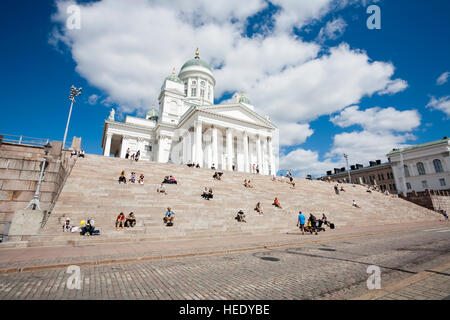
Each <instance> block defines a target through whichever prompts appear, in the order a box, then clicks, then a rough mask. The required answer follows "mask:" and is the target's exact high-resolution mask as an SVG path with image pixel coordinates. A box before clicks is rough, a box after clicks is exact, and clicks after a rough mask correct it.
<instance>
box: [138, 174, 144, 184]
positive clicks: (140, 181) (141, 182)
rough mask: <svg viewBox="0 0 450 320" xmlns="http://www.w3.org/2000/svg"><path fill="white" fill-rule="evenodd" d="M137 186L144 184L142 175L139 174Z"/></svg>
mask: <svg viewBox="0 0 450 320" xmlns="http://www.w3.org/2000/svg"><path fill="white" fill-rule="evenodd" d="M138 182H139V184H144V174H142V173H141V175H140V176H139V181H138Z"/></svg>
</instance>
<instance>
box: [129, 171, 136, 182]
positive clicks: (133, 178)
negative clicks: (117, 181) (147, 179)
mask: <svg viewBox="0 0 450 320" xmlns="http://www.w3.org/2000/svg"><path fill="white" fill-rule="evenodd" d="M129 181H130V182H131V183H136V172H132V173H131V178H130V180H129Z"/></svg>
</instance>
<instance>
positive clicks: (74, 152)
mask: <svg viewBox="0 0 450 320" xmlns="http://www.w3.org/2000/svg"><path fill="white" fill-rule="evenodd" d="M73 156H77V151H76V150H72V152H71V153H70V157H71V158H72V157H73Z"/></svg>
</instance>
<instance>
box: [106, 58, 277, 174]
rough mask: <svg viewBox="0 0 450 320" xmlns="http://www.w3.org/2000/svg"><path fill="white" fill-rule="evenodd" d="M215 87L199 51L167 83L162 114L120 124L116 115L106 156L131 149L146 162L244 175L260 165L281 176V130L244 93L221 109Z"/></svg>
mask: <svg viewBox="0 0 450 320" xmlns="http://www.w3.org/2000/svg"><path fill="white" fill-rule="evenodd" d="M215 85H216V80H215V78H214V75H213V72H212V69H211V67H210V66H209V64H208V63H206V62H205V61H204V60H201V59H200V57H199V53H198V50H197V52H196V55H195V57H194V59H191V60H188V61H187V62H186V63H184V65H183V66H182V67H181V69H180V72H179V74H178V75H175V72H173V73H172V75H169V76H168V77H167V78H166V79H165V80H164V82H163V85H162V87H161V93H160V95H159V112H156V111H155V109H154V108H152V110H150V111H149V112H147V114H146V117H145V118H138V117H132V116H126V117H125V121H124V122H119V121H115V117H114V110H111V114H110V116H109V118H108V119H107V120H105V123H104V127H103V137H102V148H103V152H104V156H111V155H114V156H115V157H120V158H125V154H126V152H127V150H128V149H130V153H136V152H137V151H140V159H141V160H147V161H155V162H163V163H175V164H188V163H194V164H197V163H198V164H199V165H200V166H201V167H206V168H211V167H215V168H216V169H218V170H235V171H241V172H252V167H253V166H255V167H258V168H259V172H260V173H262V174H267V175H268V174H275V173H276V171H277V168H276V167H275V166H276V163H275V158H274V146H273V140H274V137H275V134H276V132H277V128H276V126H275V125H274V124H273V123H272V122H271V120H270V118H269V117H263V116H260V115H259V114H257V113H256V112H255V110H254V109H255V108H254V106H253V105H252V104H251V102H250V100H249V99H248V98H247V97H246V96H244V95H243V94H242V93H241V94H240V95H239V94H235V95H234V97H233V99H232V102H228V103H226V104H218V105H215V104H214V88H215Z"/></svg>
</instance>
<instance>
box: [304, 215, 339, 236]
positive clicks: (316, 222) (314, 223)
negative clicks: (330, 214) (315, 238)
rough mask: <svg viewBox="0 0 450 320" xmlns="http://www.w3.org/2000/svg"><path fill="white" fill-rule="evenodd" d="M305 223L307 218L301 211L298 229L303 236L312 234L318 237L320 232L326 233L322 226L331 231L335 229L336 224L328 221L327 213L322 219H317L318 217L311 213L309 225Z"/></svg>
mask: <svg viewBox="0 0 450 320" xmlns="http://www.w3.org/2000/svg"><path fill="white" fill-rule="evenodd" d="M305 222H306V217H305V216H304V215H303V213H302V212H301V211H299V212H298V218H297V227H299V228H300V231H301V232H302V234H305V232H310V233H311V234H313V233H315V234H316V235H317V234H318V232H320V231H325V228H324V227H322V225H326V226H328V227H330V229H334V224H333V223H331V222H329V221H328V219H327V216H326V215H325V213H323V214H322V218H321V219H317V218H316V216H314V215H313V214H312V213H310V214H309V218H308V221H307V224H306V223H305ZM305 224H306V225H305Z"/></svg>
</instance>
